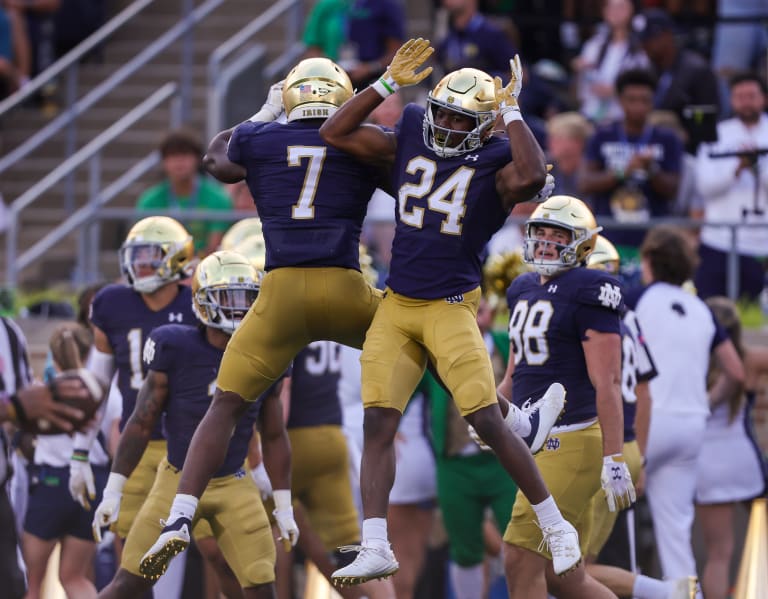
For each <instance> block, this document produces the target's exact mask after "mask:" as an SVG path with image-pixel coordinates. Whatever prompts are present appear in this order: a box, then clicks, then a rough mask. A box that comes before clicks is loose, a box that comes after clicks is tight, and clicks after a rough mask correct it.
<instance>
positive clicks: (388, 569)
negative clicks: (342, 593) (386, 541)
mask: <svg viewBox="0 0 768 599" xmlns="http://www.w3.org/2000/svg"><path fill="white" fill-rule="evenodd" d="M339 551H341V552H342V553H346V552H349V551H357V552H358V554H357V557H356V558H355V561H353V562H352V563H351V564H349V565H347V566H344V567H343V568H339V569H338V570H336V571H335V572H334V573H333V574H332V575H331V580H332V581H333V583H334V584H335V585H338V586H345V585H352V584H361V583H363V582H367V581H369V580H374V579H383V578H389V577H390V576H392V575H393V574H394V573H395V572H397V571H398V570H399V569H400V564H399V563H398V561H397V559H395V554H394V553H392V549H391V547H390V546H389V545H386V546H382V547H369V546H366V545H345V546H344V547H339Z"/></svg>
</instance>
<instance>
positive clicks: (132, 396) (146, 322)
mask: <svg viewBox="0 0 768 599" xmlns="http://www.w3.org/2000/svg"><path fill="white" fill-rule="evenodd" d="M178 287H179V293H178V295H177V296H176V297H175V298H174V300H173V301H172V302H171V303H170V304H169V305H168V306H167V307H165V308H163V309H162V310H158V311H157V312H155V311H153V310H150V309H149V307H148V306H147V304H145V303H144V300H143V299H142V297H141V294H140V293H138V292H136V291H134V290H133V289H132V288H130V287H128V286H127V285H119V284H115V285H107V286H106V287H104V288H103V289H101V290H100V291H99V292H98V293H97V294H96V296H95V297H94V298H93V303H92V304H91V322H93V324H94V325H95V326H97V327H99V328H100V329H101V330H102V331H103V332H104V334H105V335H106V336H107V338H108V339H109V345H110V347H111V348H112V352H113V353H114V355H115V366H116V367H117V386H118V388H119V389H120V393H121V394H122V396H123V414H122V416H121V418H120V430H121V431H122V430H123V428H124V427H125V423H126V422H128V418H130V417H131V414H132V413H133V407H134V406H135V405H136V395H137V394H138V392H139V389H141V385H142V383H143V382H144V375H145V374H146V369H145V367H144V364H143V362H142V359H141V352H142V349H143V348H144V343H145V342H146V340H147V339H148V338H149V333H150V332H151V331H152V330H153V329H155V328H157V327H159V326H161V325H164V324H168V323H181V324H192V323H195V322H197V319H196V318H195V315H194V313H193V312H192V291H191V290H190V288H189V287H186V286H184V285H179V286H178ZM152 438H153V439H162V438H163V434H162V425H161V424H159V423H158V425H157V427H156V428H155V430H154V432H153V433H152Z"/></svg>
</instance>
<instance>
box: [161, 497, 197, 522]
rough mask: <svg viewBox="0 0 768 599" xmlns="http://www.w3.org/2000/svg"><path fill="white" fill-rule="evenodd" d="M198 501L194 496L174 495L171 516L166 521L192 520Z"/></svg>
mask: <svg viewBox="0 0 768 599" xmlns="http://www.w3.org/2000/svg"><path fill="white" fill-rule="evenodd" d="M199 501H200V500H199V499H198V498H197V497H195V496H194V495H176V497H174V498H173V505H171V515H170V516H169V517H168V520H176V519H177V518H187V519H188V520H192V517H193V516H194V515H195V510H197V504H198V502H199Z"/></svg>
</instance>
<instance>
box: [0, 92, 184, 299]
mask: <svg viewBox="0 0 768 599" xmlns="http://www.w3.org/2000/svg"><path fill="white" fill-rule="evenodd" d="M178 89H179V86H178V84H176V83H174V82H170V83H166V84H165V85H164V86H162V87H161V88H159V89H158V90H157V91H156V92H154V93H153V94H152V95H151V96H149V97H148V98H147V99H146V100H144V101H143V102H141V103H140V104H139V105H138V106H136V107H135V108H134V109H133V110H131V111H130V112H128V113H127V114H125V115H124V116H123V117H121V118H120V119H119V120H118V121H117V122H115V123H114V124H113V125H112V126H110V127H109V128H108V129H107V130H106V131H104V132H102V133H100V134H99V135H98V136H96V137H95V138H94V139H93V140H92V141H90V142H89V143H88V144H86V145H85V146H84V147H83V148H81V149H80V150H78V151H77V152H75V153H74V154H73V155H72V156H70V157H69V158H67V159H66V160H65V161H64V162H62V163H61V164H60V165H59V166H57V167H56V168H55V169H53V170H52V171H51V172H50V173H48V175H46V176H45V177H43V179H41V180H40V181H38V182H37V183H35V184H34V185H33V186H32V187H30V188H29V189H28V190H27V191H26V192H24V193H23V194H22V195H21V196H19V197H18V198H17V199H16V200H15V201H14V202H13V203H12V204H11V205H10V207H9V209H8V215H7V216H8V229H7V232H6V261H7V267H6V274H5V276H6V285H7V286H8V287H10V288H14V287H15V286H16V284H17V281H18V274H19V272H20V271H21V270H23V269H25V268H26V267H28V266H29V265H30V264H32V263H33V262H34V261H36V260H38V259H39V258H40V257H41V256H42V255H43V254H45V252H47V251H49V250H50V249H51V248H53V247H54V246H55V245H56V244H57V243H58V242H59V241H61V240H62V239H63V238H64V237H66V236H67V235H69V234H70V233H72V232H73V231H74V230H75V229H77V228H79V227H82V226H83V225H86V224H88V223H89V222H90V221H91V219H92V218H93V216H94V214H95V213H96V211H97V210H98V208H99V207H101V206H103V205H104V204H106V203H107V202H109V201H110V200H112V199H113V198H114V197H115V196H117V195H118V194H119V193H120V192H122V191H123V190H124V189H126V188H127V186H128V185H130V184H131V183H133V182H134V181H136V179H138V178H139V177H140V176H142V175H143V174H144V173H146V172H147V171H148V170H149V169H151V168H152V167H153V166H155V165H156V164H157V163H158V162H159V154H158V152H157V151H155V152H152V153H151V154H150V155H148V156H147V157H145V158H144V159H142V160H141V161H139V162H138V163H137V164H135V165H134V166H133V167H132V168H130V169H128V170H127V171H126V172H125V173H123V174H122V175H121V176H120V177H119V178H118V179H117V180H115V181H114V182H113V183H111V184H110V185H108V186H107V187H104V188H103V189H102V187H101V160H100V158H101V151H102V150H103V149H104V147H105V146H106V145H107V144H109V143H110V142H112V141H114V140H115V139H116V138H117V137H119V136H120V135H121V134H123V133H124V132H125V131H127V130H128V129H129V128H130V127H131V126H133V125H134V124H136V123H137V122H138V121H139V120H141V119H142V118H144V117H145V116H147V115H148V114H149V113H150V112H152V111H153V110H155V109H156V108H158V107H159V106H160V105H161V104H162V103H163V102H166V101H167V100H169V99H171V98H178ZM170 114H171V116H170V119H169V120H170V124H171V126H178V125H179V124H180V122H181V114H180V109H179V106H178V103H172V105H171V110H170ZM85 162H89V171H90V172H89V200H88V203H87V204H86V205H84V206H83V207H81V208H79V209H78V210H76V211H75V212H74V213H72V214H71V215H70V216H69V217H68V218H66V219H65V220H64V222H62V223H61V224H59V225H58V226H56V227H55V228H54V229H53V230H52V231H50V232H49V233H48V234H47V235H46V236H45V237H43V239H41V240H40V241H38V242H36V243H35V244H33V245H32V247H30V248H29V249H27V250H26V251H24V252H23V253H21V254H20V255H19V254H18V240H19V233H20V230H19V229H20V214H21V212H22V210H24V209H25V208H26V207H28V206H29V205H30V204H32V203H33V202H34V201H35V200H37V199H38V198H40V197H41V196H42V195H43V194H44V193H45V192H46V191H48V190H49V189H51V187H53V186H54V185H55V184H56V183H58V182H59V181H60V180H61V179H62V178H64V177H65V176H67V175H68V174H69V173H71V172H73V171H74V170H75V169H76V168H78V167H79V166H81V165H83V164H84V163H85ZM96 224H98V223H96ZM97 233H98V230H95V231H94V228H91V230H90V231H89V232H85V231H82V230H81V232H80V239H79V247H78V267H77V271H78V275H77V277H76V280H77V282H78V283H84V282H90V281H91V280H93V278H95V276H96V275H95V274H94V264H93V263H92V264H90V265H89V264H87V261H88V260H95V259H96V256H98V249H99V248H98V234H97ZM86 235H87V237H86Z"/></svg>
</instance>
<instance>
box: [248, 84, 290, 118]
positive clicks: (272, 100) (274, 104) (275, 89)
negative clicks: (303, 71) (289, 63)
mask: <svg viewBox="0 0 768 599" xmlns="http://www.w3.org/2000/svg"><path fill="white" fill-rule="evenodd" d="M283 81H284V80H281V81H278V82H277V83H273V84H272V85H271V86H270V88H269V92H267V101H266V102H264V106H262V107H261V109H259V112H257V113H256V114H254V115H253V116H252V117H251V118H250V119H248V120H249V121H252V122H268V121H274V120H275V119H276V118H277V117H279V116H280V114H281V113H282V112H283Z"/></svg>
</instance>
